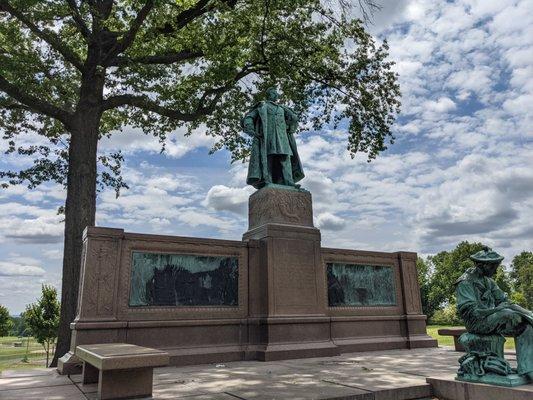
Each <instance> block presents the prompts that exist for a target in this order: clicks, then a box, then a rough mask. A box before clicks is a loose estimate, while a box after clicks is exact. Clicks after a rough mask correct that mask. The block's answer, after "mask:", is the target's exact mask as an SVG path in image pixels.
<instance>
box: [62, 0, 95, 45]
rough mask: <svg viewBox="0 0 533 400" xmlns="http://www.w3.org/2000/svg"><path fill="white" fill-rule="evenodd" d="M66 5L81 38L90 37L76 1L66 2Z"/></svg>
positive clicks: (69, 0) (68, 0)
mask: <svg viewBox="0 0 533 400" xmlns="http://www.w3.org/2000/svg"><path fill="white" fill-rule="evenodd" d="M67 4H68V6H69V8H70V10H71V11H72V19H73V20H74V22H75V24H76V26H77V27H78V29H79V30H80V32H81V34H82V35H83V37H85V38H89V36H91V30H90V29H89V28H88V26H87V24H86V23H85V21H84V20H83V18H82V16H81V14H80V10H79V8H78V5H77V4H76V0H67Z"/></svg>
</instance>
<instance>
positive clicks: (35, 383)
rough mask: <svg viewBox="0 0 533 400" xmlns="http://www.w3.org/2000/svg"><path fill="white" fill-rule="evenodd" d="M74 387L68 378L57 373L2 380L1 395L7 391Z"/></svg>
mask: <svg viewBox="0 0 533 400" xmlns="http://www.w3.org/2000/svg"><path fill="white" fill-rule="evenodd" d="M64 385H72V381H71V380H70V379H69V378H68V377H67V376H61V375H58V374H57V373H56V372H55V371H54V373H52V374H47V375H35V376H20V377H13V378H1V379H0V393H1V392H3V391H5V390H12V389H25V388H38V387H49V386H64Z"/></svg>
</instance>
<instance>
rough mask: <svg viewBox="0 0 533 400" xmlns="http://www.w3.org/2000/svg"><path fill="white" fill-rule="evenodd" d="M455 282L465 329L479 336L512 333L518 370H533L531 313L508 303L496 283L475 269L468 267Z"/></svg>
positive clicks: (532, 317)
mask: <svg viewBox="0 0 533 400" xmlns="http://www.w3.org/2000/svg"><path fill="white" fill-rule="evenodd" d="M456 284H457V287H456V292H455V293H456V297H457V310H458V312H459V314H460V316H461V317H462V319H463V321H464V323H465V327H466V329H468V331H469V332H471V333H476V334H481V335H493V334H501V335H505V336H514V337H515V338H516V347H517V360H518V372H519V373H533V314H532V313H531V312H530V311H528V310H526V309H523V308H522V307H520V306H517V305H516V304H511V303H509V302H508V299H507V294H506V293H505V292H504V291H503V290H501V289H500V288H499V287H498V285H497V284H496V282H494V280H493V279H491V278H489V277H486V276H482V275H481V274H480V273H478V271H477V270H476V268H471V269H469V270H467V271H466V272H465V273H464V274H463V276H461V278H459V280H458V281H457V283H456ZM517 316H519V318H517Z"/></svg>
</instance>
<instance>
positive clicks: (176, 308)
mask: <svg viewBox="0 0 533 400" xmlns="http://www.w3.org/2000/svg"><path fill="white" fill-rule="evenodd" d="M83 246H84V254H85V255H86V256H85V257H84V258H83V264H82V270H81V274H80V291H79V293H80V294H79V296H80V298H79V302H78V312H77V316H76V319H75V321H74V322H73V323H72V324H71V329H72V341H71V350H72V351H73V350H74V349H76V346H78V345H87V344H98V343H130V344H135V345H138V346H143V347H150V348H157V349H161V350H164V351H166V352H167V353H169V355H170V363H171V364H172V365H190V364H203V363H220V362H230V361H244V360H264V361H274V360H282V359H295V358H309V357H331V356H337V355H339V354H340V353H345V352H353V351H368V350H385V349H414V348H423V347H436V345H437V342H436V341H435V340H434V339H432V338H430V337H429V336H428V335H427V334H426V317H425V315H423V313H422V305H421V302H420V294H419V293H420V291H419V286H418V282H417V271H416V253H412V252H395V253H389V252H376V251H359V250H349V249H335V248H324V247H322V246H321V235H320V231H319V229H317V228H316V227H314V226H313V210H312V198H311V193H309V192H307V191H305V190H301V189H297V188H289V189H285V188H277V187H271V186H269V187H265V188H263V189H260V190H258V191H257V192H255V193H254V194H253V195H252V196H250V200H249V227H248V231H247V232H246V233H245V234H244V236H243V240H242V241H230V240H216V239H205V238H190V237H177V236H163V235H147V234H139V233H131V232H124V231H123V230H122V229H114V228H103V227H87V228H86V230H85V232H84V237H83ZM148 255H157V256H158V257H159V256H164V258H165V259H166V258H168V257H169V256H170V255H172V257H174V258H175V259H176V260H174V261H172V263H170V262H169V264H168V265H167V266H172V268H169V270H174V271H175V270H177V268H174V266H175V265H178V264H179V265H181V263H182V262H183V260H188V261H187V263H185V264H183V265H182V267H183V268H182V269H183V271H182V272H183V273H185V272H187V274H186V277H187V280H186V281H185V280H183V279H181V278H180V279H178V278H177V277H176V276H174V275H172V274H170V275H169V274H167V273H166V272H165V274H163V275H162V274H160V273H158V274H157V275H156V274H155V271H156V269H157V271H159V272H161V268H159V267H161V266H162V265H163V264H161V263H162V261H161V260H159V258H158V259H157V260H155V259H151V258H150V257H148ZM206 258H209V259H210V258H216V259H218V260H219V261H220V262H222V261H221V260H229V261H231V262H230V264H231V265H230V264H227V265H226V264H220V263H219V264H218V266H217V267H216V268H215V269H213V270H209V271H207V270H206V269H204V267H203V265H204V264H202V263H204V262H205V259H206ZM141 259H142V260H144V261H143V263H144V264H142V265H143V268H144V267H146V270H143V271H145V272H146V274H139V273H138V268H140V265H141V264H138V262H139V260H141ZM158 260H159V261H158ZM229 261H228V262H229ZM160 264H161V265H160ZM171 264H172V265H171ZM174 264H175V265H174ZM329 265H338V266H339V269H340V270H345V272H344V274H345V276H346V277H348V278H349V280H350V282H352V281H353V282H352V283H350V282H348V280H344V281H343V280H342V277H336V276H334V274H333V273H330V274H329V275H328V268H330V267H329ZM227 266H231V269H233V268H234V267H237V268H238V273H233V272H237V271H233V272H232V273H229V270H227V269H226V267H227ZM165 269H166V267H165ZM348 270H350V271H352V272H349V271H348ZM135 271H137V273H135ZM353 271H355V272H353ZM180 273H181V272H180ZM359 273H361V274H363V275H364V277H365V279H362V278H361V277H359V278H357V276H356V275H357V274H359ZM330 275H331V276H330ZM156 278H158V282H159V284H158V285H156V284H155V281H156ZM163 278H164V279H163ZM166 279H173V280H174V283H176V282H188V285H190V287H188V289H186V290H184V291H183V293H182V294H183V295H184V296H185V297H184V299H182V300H180V302H181V303H179V302H177V301H176V299H174V300H172V296H171V295H170V296H168V297H167V295H168V294H169V293H174V292H172V291H169V290H168V288H169V287H172V285H167V284H162V283H163V282H166ZM341 282H344V283H342V284H341ZM347 282H348V283H347ZM383 282H386V285H383V284H382V283H383ZM212 284H213V285H214V286H213V285H212ZM148 285H151V286H150V287H151V288H152V289H153V290H154V293H155V289H156V288H159V290H160V293H159V295H158V296H159V297H157V298H158V299H163V300H164V301H161V300H157V301H155V298H156V296H155V295H154V296H153V298H152V297H150V296H144V297H143V296H141V294H142V293H141V292H142V290H140V289H142V288H145V289H146V288H147V287H148ZM217 285H218V286H217ZM217 287H218V288H228V293H229V292H230V291H231V293H233V294H234V295H235V296H237V297H236V298H234V297H233V298H232V299H233V300H232V301H228V302H221V303H213V304H204V300H205V299H207V298H210V297H209V296H210V294H209V293H211V294H214V295H215V297H216V296H218V295H219V294H220V292H221V291H220V290H218V289H216V290H215V289H213V288H217ZM385 287H386V288H387V289H386V290H384V289H383V288H385ZM132 288H136V290H132ZM229 289H231V290H229ZM224 290H226V289H224ZM133 293H135V296H133ZM224 293H226V292H224ZM330 293H333V295H334V296H333V295H332V296H333V297H332V300H331V302H330ZM340 293H341V294H342V296H343V298H344V296H346V298H345V300H343V299H341V297H339V296H340ZM145 294H146V293H145ZM163 294H164V296H163ZM199 294H202V296H203V297H202V298H200V297H198V295H199ZM208 294H209V295H208ZM374 294H375V296H374ZM389 294H390V295H389ZM217 298H218V297H217ZM168 299H170V300H172V301H170V302H169V303H168V304H167V303H166V302H167V300H168ZM202 299H203V300H202ZM380 299H383V301H381V300H380ZM180 304H181V305H180ZM183 304H187V305H186V306H184V305H183ZM78 365H79V360H77V358H75V357H74V355H73V354H72V353H69V354H67V355H65V357H63V358H62V359H61V361H60V362H59V368H58V369H59V371H60V372H61V373H63V374H70V373H75V372H74V371H76V369H79V366H78Z"/></svg>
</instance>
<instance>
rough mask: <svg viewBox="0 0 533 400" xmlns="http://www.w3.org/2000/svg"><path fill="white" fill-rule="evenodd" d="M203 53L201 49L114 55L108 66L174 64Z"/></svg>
mask: <svg viewBox="0 0 533 400" xmlns="http://www.w3.org/2000/svg"><path fill="white" fill-rule="evenodd" d="M203 55H204V53H203V52H201V51H191V50H182V51H178V52H176V53H167V54H154V55H151V56H144V57H132V58H130V57H116V58H115V59H114V60H113V61H112V62H111V64H110V66H120V65H127V64H135V63H139V64H174V63H179V62H182V61H187V60H192V59H195V58H199V57H202V56H203Z"/></svg>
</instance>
